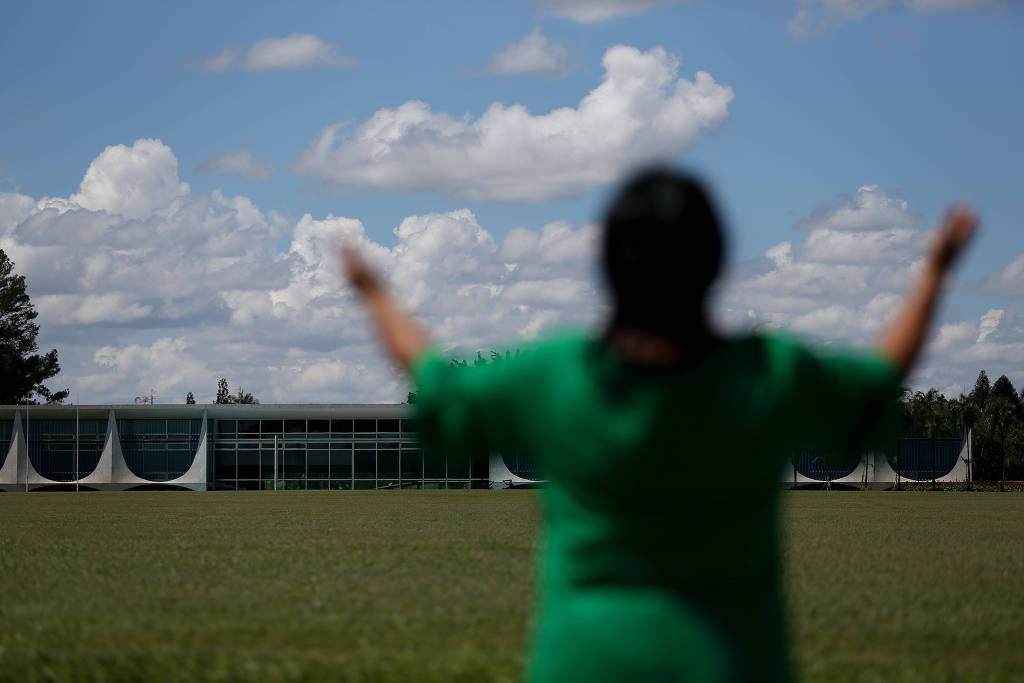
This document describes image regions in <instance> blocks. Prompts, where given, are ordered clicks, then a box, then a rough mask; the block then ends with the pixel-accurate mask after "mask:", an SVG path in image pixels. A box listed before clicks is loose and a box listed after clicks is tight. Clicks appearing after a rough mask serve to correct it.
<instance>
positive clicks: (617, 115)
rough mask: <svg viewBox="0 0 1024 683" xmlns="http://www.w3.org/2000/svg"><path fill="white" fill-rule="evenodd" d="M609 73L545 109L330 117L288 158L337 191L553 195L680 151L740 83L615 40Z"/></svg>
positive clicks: (721, 114)
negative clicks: (682, 71) (353, 120)
mask: <svg viewBox="0 0 1024 683" xmlns="http://www.w3.org/2000/svg"><path fill="white" fill-rule="evenodd" d="M602 62H603V65H604V69H605V73H604V77H603V79H602V82H601V84H600V85H599V86H598V87H597V88H595V89H594V90H592V91H591V92H590V93H588V94H587V95H586V96H585V97H583V99H581V100H580V102H579V104H578V105H577V106H576V107H575V108H573V107H562V108H560V109H555V110H553V111H551V112H548V113H546V114H539V115H535V114H532V113H531V112H530V111H529V110H527V109H526V108H525V107H523V106H522V105H512V106H505V105H503V104H499V103H494V104H492V105H491V106H490V107H489V108H488V109H487V111H485V112H484V113H483V114H482V115H480V116H479V117H478V118H476V119H475V120H472V119H470V118H457V117H455V116H452V115H451V114H448V113H445V112H435V111H433V110H432V109H431V108H430V106H429V105H428V104H426V103H424V102H421V101H418V100H411V101H409V102H406V103H404V104H402V105H401V106H399V107H398V108H396V109H381V110H379V111H377V112H376V113H375V114H374V115H373V116H371V117H370V118H369V119H368V120H367V121H365V122H363V123H361V124H358V125H356V126H355V127H352V128H349V125H350V124H349V123H347V122H342V123H336V124H332V125H330V126H327V127H326V128H324V129H323V130H322V131H320V133H319V134H318V135H317V136H316V137H315V138H314V139H313V141H312V142H311V143H310V144H309V145H308V146H307V147H306V148H305V149H303V150H302V151H301V152H300V153H299V155H298V156H297V158H296V159H295V161H294V162H293V163H292V165H291V168H292V170H293V171H294V172H296V173H298V174H299V175H303V176H307V177H309V178H311V179H314V180H316V181H319V183H320V184H321V185H322V186H323V187H324V188H327V189H333V190H337V191H343V192H346V191H357V190H389V191H430V192H441V193H444V194H447V195H451V196H454V197H457V198H460V199H467V200H474V201H503V202H545V201H551V200H555V199H560V198H565V197H569V196H573V195H576V194H579V193H582V192H583V191H585V190H587V189H589V188H591V187H594V186H595V185H600V184H604V183H608V182H610V181H612V180H615V179H616V178H618V177H619V176H621V175H622V174H623V172H624V171H626V170H628V169H631V168H633V167H635V166H637V165H639V164H642V163H647V162H652V161H665V160H670V159H672V158H674V157H675V156H677V155H679V154H681V153H682V152H684V151H685V150H687V149H688V148H689V147H690V146H692V145H693V144H694V142H695V141H696V139H697V136H698V135H699V134H700V132H701V131H703V130H707V129H713V128H715V127H718V126H721V125H722V124H724V123H725V122H726V121H727V120H728V116H729V103H730V102H731V101H732V99H733V90H732V88H731V87H729V86H724V85H721V84H719V83H717V82H716V81H715V79H714V77H713V76H712V75H711V74H709V73H707V72H706V71H698V72H697V73H696V75H695V76H694V78H693V80H688V79H685V78H681V77H679V75H678V71H679V65H680V62H679V59H678V58H677V57H675V56H673V55H671V54H669V53H668V52H666V51H665V50H664V49H663V48H660V47H656V48H653V49H651V50H648V51H646V52H641V51H640V50H637V49H636V48H632V47H627V46H624V45H617V46H615V47H612V48H609V49H608V50H607V51H606V52H605V54H604V59H603V60H602Z"/></svg>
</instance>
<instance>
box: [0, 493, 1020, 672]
mask: <svg viewBox="0 0 1024 683" xmlns="http://www.w3.org/2000/svg"><path fill="white" fill-rule="evenodd" d="M783 500H784V517H783V528H784V531H785V536H786V539H787V541H788V544H787V550H786V552H785V556H784V562H785V566H786V571H787V590H788V593H789V599H790V604H791V614H792V618H791V622H792V631H793V636H794V640H795V642H796V644H797V649H796V654H795V657H796V663H797V669H798V671H799V672H800V674H801V679H802V680H807V681H929V682H930V681H939V682H941V681H1015V680H1024V496H1021V495H1017V494H1004V495H999V494H977V493H975V494H971V493H948V492H942V493H936V494H928V493H913V494H908V493H892V492H878V493H870V492H821V491H808V492H794V493H786V494H784V496H783ZM537 518H538V513H537V509H536V498H535V495H534V494H533V493H531V492H522V491H453V492H433V491H403V492H373V491H368V492H340V493H339V492H278V493H270V492H262V493H255V492H254V493H242V492H239V493H235V492H223V493H221V492H218V493H205V494H204V493H172V492H131V493H82V494H78V495H75V494H69V493H32V494H28V495H25V494H0V577H2V579H0V586H2V588H0V679H3V680H16V681H33V680H81V681H119V680H120V681H128V680H133V681H134V680H154V679H159V680H177V681H191V680H204V681H232V680H252V681H319V680H335V681H514V680H518V677H519V675H520V670H521V666H522V653H523V649H524V647H525V644H526V638H527V629H528V622H529V615H530V612H531V607H532V600H533V597H532V588H533V578H532V577H533V564H534V559H533V553H534V543H535V537H536V533H535V531H536V522H537Z"/></svg>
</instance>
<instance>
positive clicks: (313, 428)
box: [307, 420, 331, 434]
mask: <svg viewBox="0 0 1024 683" xmlns="http://www.w3.org/2000/svg"><path fill="white" fill-rule="evenodd" d="M307 429H308V430H309V431H310V433H312V434H326V433H327V432H329V431H331V421H330V420H310V421H309V426H308V427H307Z"/></svg>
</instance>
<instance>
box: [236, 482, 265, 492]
mask: <svg viewBox="0 0 1024 683" xmlns="http://www.w3.org/2000/svg"><path fill="white" fill-rule="evenodd" d="M259 487H260V482H259V480H257V479H254V480H252V481H242V480H239V481H238V489H239V490H240V491H255V490H257V489H258V488H259Z"/></svg>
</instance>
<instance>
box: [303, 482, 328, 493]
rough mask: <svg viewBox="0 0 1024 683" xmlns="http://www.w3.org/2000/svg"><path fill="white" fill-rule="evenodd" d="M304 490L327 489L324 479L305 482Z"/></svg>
mask: <svg viewBox="0 0 1024 683" xmlns="http://www.w3.org/2000/svg"><path fill="white" fill-rule="evenodd" d="M306 488H307V489H309V490H310V491H322V490H323V489H326V488H327V480H326V479H310V480H309V481H307V482H306Z"/></svg>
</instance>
